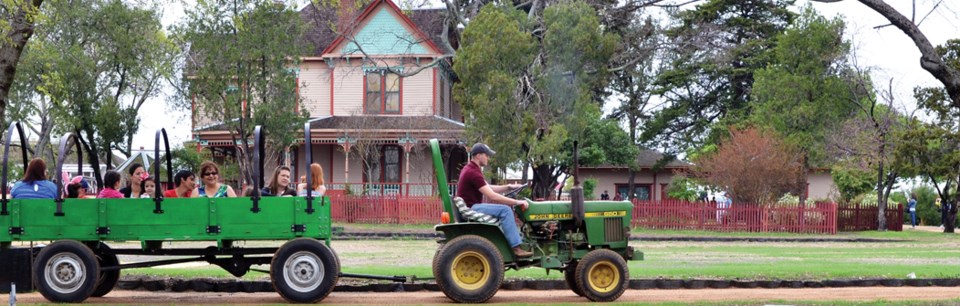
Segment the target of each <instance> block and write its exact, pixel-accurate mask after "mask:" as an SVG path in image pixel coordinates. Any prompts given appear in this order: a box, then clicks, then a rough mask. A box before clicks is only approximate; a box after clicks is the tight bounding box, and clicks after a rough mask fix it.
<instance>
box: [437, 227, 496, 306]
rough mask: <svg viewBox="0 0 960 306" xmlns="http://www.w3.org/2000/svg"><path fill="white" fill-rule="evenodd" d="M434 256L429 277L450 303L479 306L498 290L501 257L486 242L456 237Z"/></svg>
mask: <svg viewBox="0 0 960 306" xmlns="http://www.w3.org/2000/svg"><path fill="white" fill-rule="evenodd" d="M434 256H435V257H434V260H433V277H434V278H435V279H436V281H437V285H438V286H439V287H440V290H441V291H443V294H445V295H446V296H447V297H448V298H450V299H451V300H454V301H455V302H458V303H483V302H486V301H487V300H489V299H490V298H492V297H493V296H494V295H495V294H497V290H499V289H500V284H501V283H502V282H503V274H504V273H503V272H504V270H503V255H502V254H500V251H499V250H498V249H497V247H496V246H494V245H493V243H491V242H490V241H489V240H487V239H484V238H482V237H480V236H476V235H464V236H460V237H457V238H454V239H453V240H450V241H448V242H447V243H446V244H444V245H443V246H442V247H441V248H440V250H439V251H438V252H437V254H436V255H434Z"/></svg>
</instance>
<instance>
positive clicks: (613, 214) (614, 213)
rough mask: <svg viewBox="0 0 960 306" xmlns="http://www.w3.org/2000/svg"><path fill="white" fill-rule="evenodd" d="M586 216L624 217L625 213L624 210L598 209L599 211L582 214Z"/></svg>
mask: <svg viewBox="0 0 960 306" xmlns="http://www.w3.org/2000/svg"><path fill="white" fill-rule="evenodd" d="M584 215H585V216H586V217H587V218H597V217H624V216H626V215H627V211H626V210H620V211H600V212H588V213H586V214H584Z"/></svg>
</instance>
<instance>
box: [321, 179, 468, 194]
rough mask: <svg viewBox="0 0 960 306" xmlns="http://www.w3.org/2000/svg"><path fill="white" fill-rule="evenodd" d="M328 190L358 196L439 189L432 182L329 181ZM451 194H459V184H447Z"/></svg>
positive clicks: (433, 192)
mask: <svg viewBox="0 0 960 306" xmlns="http://www.w3.org/2000/svg"><path fill="white" fill-rule="evenodd" d="M326 186H327V190H330V191H333V192H334V193H341V194H349V195H356V196H400V197H426V196H436V195H437V194H438V192H439V191H438V189H437V185H436V184H431V183H336V182H334V183H328V184H326ZM447 188H448V189H449V190H450V194H451V195H454V194H457V184H447Z"/></svg>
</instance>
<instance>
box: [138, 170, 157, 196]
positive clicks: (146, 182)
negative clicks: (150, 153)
mask: <svg viewBox="0 0 960 306" xmlns="http://www.w3.org/2000/svg"><path fill="white" fill-rule="evenodd" d="M140 190H141V191H142V192H141V193H140V196H139V197H140V198H152V197H153V196H154V192H156V191H157V182H154V181H153V176H152V175H147V176H146V178H144V179H143V180H140Z"/></svg>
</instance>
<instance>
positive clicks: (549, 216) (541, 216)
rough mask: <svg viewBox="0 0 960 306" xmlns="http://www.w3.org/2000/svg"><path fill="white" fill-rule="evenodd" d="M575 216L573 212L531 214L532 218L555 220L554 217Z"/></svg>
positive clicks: (566, 217)
mask: <svg viewBox="0 0 960 306" xmlns="http://www.w3.org/2000/svg"><path fill="white" fill-rule="evenodd" d="M570 218H573V215H572V214H537V215H530V220H553V219H570Z"/></svg>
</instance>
